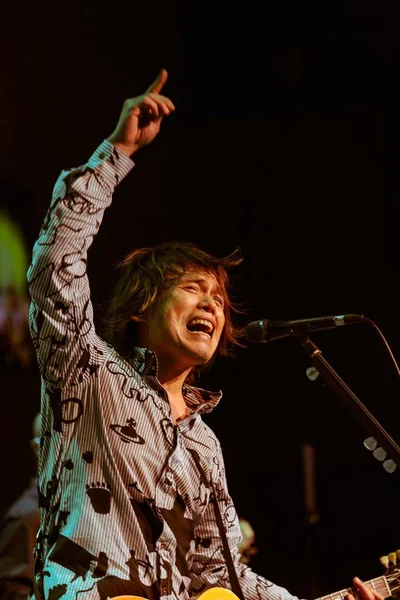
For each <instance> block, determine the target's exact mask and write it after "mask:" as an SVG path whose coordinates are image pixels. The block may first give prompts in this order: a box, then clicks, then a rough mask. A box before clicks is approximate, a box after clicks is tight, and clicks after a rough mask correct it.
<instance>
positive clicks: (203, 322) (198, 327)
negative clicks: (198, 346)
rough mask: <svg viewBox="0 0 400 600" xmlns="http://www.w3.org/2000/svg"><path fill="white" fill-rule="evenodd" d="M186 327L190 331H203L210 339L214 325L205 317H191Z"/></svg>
mask: <svg viewBox="0 0 400 600" xmlns="http://www.w3.org/2000/svg"><path fill="white" fill-rule="evenodd" d="M186 327H187V329H188V330H189V331H190V333H205V334H206V335H207V336H208V337H209V338H210V339H211V337H212V334H213V331H214V325H213V324H212V323H211V322H210V321H208V320H207V319H198V318H196V319H192V320H191V321H189V323H188V324H187V325H186Z"/></svg>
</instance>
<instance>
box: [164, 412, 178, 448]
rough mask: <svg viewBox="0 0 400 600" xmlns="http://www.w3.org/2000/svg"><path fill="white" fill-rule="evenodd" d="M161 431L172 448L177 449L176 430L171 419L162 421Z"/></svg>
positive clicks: (166, 418)
mask: <svg viewBox="0 0 400 600" xmlns="http://www.w3.org/2000/svg"><path fill="white" fill-rule="evenodd" d="M160 426H161V431H162V433H163V435H164V438H165V440H166V441H167V443H168V445H169V446H171V448H175V446H176V435H177V434H176V429H175V427H174V424H173V423H172V421H171V419H170V418H168V417H165V418H164V419H162V420H161V421H160Z"/></svg>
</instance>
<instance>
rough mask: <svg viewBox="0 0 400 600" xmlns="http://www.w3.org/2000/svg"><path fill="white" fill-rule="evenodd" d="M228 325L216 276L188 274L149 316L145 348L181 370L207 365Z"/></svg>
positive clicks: (164, 296) (157, 303)
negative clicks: (224, 328)
mask: <svg viewBox="0 0 400 600" xmlns="http://www.w3.org/2000/svg"><path fill="white" fill-rule="evenodd" d="M224 324H225V314H224V303H223V295H222V293H221V290H220V288H219V285H218V281H217V280H216V278H215V276H214V275H212V274H210V273H204V272H199V271H188V272H186V273H185V274H184V275H183V276H182V278H181V279H180V281H179V282H178V283H177V284H174V285H173V286H171V287H170V288H168V289H167V290H166V291H165V292H163V293H162V294H161V295H160V297H159V298H158V299H157V301H156V303H155V304H154V306H152V307H151V309H150V310H149V311H148V314H147V315H146V323H145V324H144V326H143V327H142V331H141V340H140V341H141V344H142V345H143V346H145V347H147V348H149V349H150V350H154V351H155V352H156V354H157V358H158V361H159V363H160V365H161V364H162V362H163V361H167V362H168V364H171V363H174V366H175V367H176V368H178V369H188V368H192V367H194V366H196V365H201V364H205V363H207V362H208V361H209V360H210V359H211V358H212V356H213V355H214V352H215V351H216V349H217V346H218V343H219V340H220V337H221V333H222V330H223V327H224Z"/></svg>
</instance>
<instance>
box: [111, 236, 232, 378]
mask: <svg viewBox="0 0 400 600" xmlns="http://www.w3.org/2000/svg"><path fill="white" fill-rule="evenodd" d="M242 261H243V258H242V255H241V252H240V250H239V249H238V248H237V249H236V250H235V251H234V252H232V253H231V254H229V255H228V256H226V257H224V258H216V257H215V256H212V255H211V254H208V253H207V252H204V251H203V250H201V249H200V248H198V247H197V246H195V245H194V244H191V243H189V242H167V243H163V244H159V245H157V246H154V247H152V248H140V249H139V250H135V251H133V252H131V253H130V254H128V255H127V256H126V257H125V258H124V260H123V261H122V262H121V263H120V264H119V265H118V267H117V268H119V270H120V278H119V280H118V282H117V285H116V287H115V289H114V293H113V296H112V299H111V305H110V308H109V311H108V315H107V317H106V330H105V337H106V339H107V340H108V341H109V342H110V343H112V344H113V346H114V347H115V349H116V350H117V352H119V353H120V354H121V355H122V356H125V357H129V356H130V355H131V353H132V347H133V346H135V345H137V322H138V321H140V318H141V316H142V315H143V314H144V312H145V311H146V310H147V309H148V308H150V307H151V306H152V305H153V304H154V302H155V301H156V299H157V297H158V296H159V295H160V294H161V293H162V292H163V291H165V290H166V289H168V288H169V287H170V286H172V285H174V284H176V283H177V282H178V281H179V280H180V278H181V277H182V276H183V275H184V273H185V272H186V271H188V270H191V269H193V270H195V271H204V272H207V273H211V274H212V275H214V276H215V278H216V279H217V281H218V284H219V286H220V291H221V294H222V296H223V300H224V312H225V325H224V329H223V331H222V335H221V339H220V342H219V344H218V348H217V351H216V353H215V357H217V356H228V355H230V354H232V352H231V351H232V349H233V348H234V347H235V346H240V345H241V343H240V339H241V337H242V329H241V328H239V327H236V326H235V325H234V323H233V321H232V313H233V312H237V313H240V312H242V311H241V310H240V309H239V308H238V306H236V305H234V303H233V302H232V301H231V299H230V297H229V294H228V291H229V277H228V271H229V270H230V269H231V268H233V267H236V266H237V265H239V264H240V263H241V262H242ZM213 358H214V357H213ZM211 363H212V361H209V363H208V366H209V365H210V364H211ZM203 369H204V365H203V366H202V367H196V368H195V371H197V372H199V371H200V370H203Z"/></svg>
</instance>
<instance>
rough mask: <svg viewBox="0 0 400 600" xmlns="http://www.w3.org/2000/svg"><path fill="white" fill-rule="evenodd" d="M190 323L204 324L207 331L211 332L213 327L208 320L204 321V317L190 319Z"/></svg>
mask: <svg viewBox="0 0 400 600" xmlns="http://www.w3.org/2000/svg"><path fill="white" fill-rule="evenodd" d="M190 325H204V326H205V327H207V329H208V332H209V333H211V332H212V331H213V329H214V326H213V325H212V323H210V321H206V320H205V319H192V321H190Z"/></svg>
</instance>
